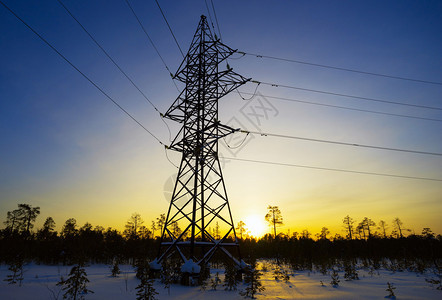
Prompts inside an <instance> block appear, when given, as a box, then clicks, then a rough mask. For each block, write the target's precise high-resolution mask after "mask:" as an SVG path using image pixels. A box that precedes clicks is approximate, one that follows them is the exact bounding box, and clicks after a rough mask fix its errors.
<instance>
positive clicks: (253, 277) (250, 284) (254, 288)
mask: <svg viewBox="0 0 442 300" xmlns="http://www.w3.org/2000/svg"><path fill="white" fill-rule="evenodd" d="M261 275H262V273H261V272H259V271H258V270H257V269H256V262H252V264H251V266H249V267H248V268H246V272H245V276H244V283H245V284H247V287H246V289H245V290H244V291H241V292H240V294H241V296H244V297H250V298H252V299H256V298H255V295H256V294H257V293H259V292H262V291H264V290H265V288H264V287H263V286H262V283H261V281H259V279H260V278H261Z"/></svg>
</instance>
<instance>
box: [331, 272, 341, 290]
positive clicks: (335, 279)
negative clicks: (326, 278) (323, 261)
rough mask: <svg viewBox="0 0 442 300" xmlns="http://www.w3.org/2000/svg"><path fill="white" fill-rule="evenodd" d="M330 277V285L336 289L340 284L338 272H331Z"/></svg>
mask: <svg viewBox="0 0 442 300" xmlns="http://www.w3.org/2000/svg"><path fill="white" fill-rule="evenodd" d="M330 276H331V282H330V284H331V285H332V286H333V287H338V285H339V282H340V280H339V275H338V272H336V270H335V269H333V272H332V274H331V275H330Z"/></svg>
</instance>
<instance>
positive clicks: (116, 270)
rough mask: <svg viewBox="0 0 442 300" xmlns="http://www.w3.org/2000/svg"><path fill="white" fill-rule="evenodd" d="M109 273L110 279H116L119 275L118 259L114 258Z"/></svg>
mask: <svg viewBox="0 0 442 300" xmlns="http://www.w3.org/2000/svg"><path fill="white" fill-rule="evenodd" d="M111 273H112V277H117V275H118V274H120V273H121V271H120V267H119V266H118V259H116V258H114V261H113V262H112V268H111Z"/></svg>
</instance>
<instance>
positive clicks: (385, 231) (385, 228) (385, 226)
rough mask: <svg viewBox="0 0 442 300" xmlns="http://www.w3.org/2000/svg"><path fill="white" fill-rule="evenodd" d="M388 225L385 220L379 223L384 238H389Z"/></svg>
mask: <svg viewBox="0 0 442 300" xmlns="http://www.w3.org/2000/svg"><path fill="white" fill-rule="evenodd" d="M387 227H388V226H387V223H386V222H385V221H384V220H380V221H379V229H380V230H381V231H382V236H383V238H386V237H387Z"/></svg>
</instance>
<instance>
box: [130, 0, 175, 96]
mask: <svg viewBox="0 0 442 300" xmlns="http://www.w3.org/2000/svg"><path fill="white" fill-rule="evenodd" d="M125 1H126V3H127V6H129V9H130V10H131V11H132V14H133V16H134V17H135V19H136V20H137V22H138V24H139V25H140V27H141V29H142V30H143V32H144V34H145V35H146V37H147V39H148V40H149V42H150V44H151V45H152V47H153V48H154V49H155V52H156V53H157V54H158V56H159V57H160V59H161V61H162V62H163V65H164V67H166V70H167V71H168V72H169V75H170V78H171V79H172V82H173V85H174V86H175V88H176V89H177V90H178V92H179V91H180V89H179V88H178V86H177V85H176V82H175V80H173V74H172V72H171V71H170V69H169V67H168V66H167V64H166V61H165V60H164V58H163V56H162V55H161V54H160V51H159V50H158V48H157V47H156V46H155V43H154V42H153V40H152V39H151V37H150V35H149V34H148V33H147V30H146V28H145V27H144V25H143V23H141V20H140V19H139V18H138V16H137V14H136V13H135V10H134V9H133V8H132V5H130V3H129V0H125Z"/></svg>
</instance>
